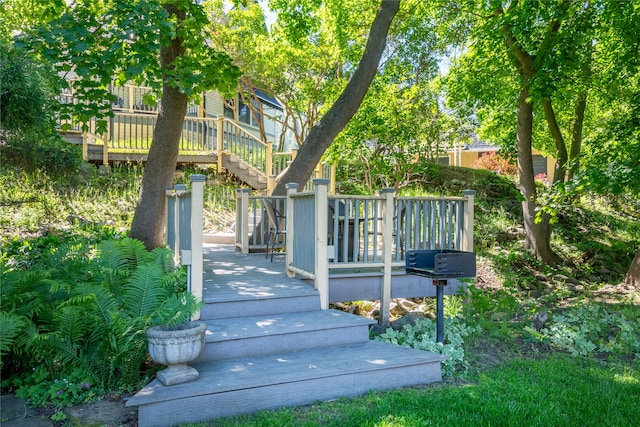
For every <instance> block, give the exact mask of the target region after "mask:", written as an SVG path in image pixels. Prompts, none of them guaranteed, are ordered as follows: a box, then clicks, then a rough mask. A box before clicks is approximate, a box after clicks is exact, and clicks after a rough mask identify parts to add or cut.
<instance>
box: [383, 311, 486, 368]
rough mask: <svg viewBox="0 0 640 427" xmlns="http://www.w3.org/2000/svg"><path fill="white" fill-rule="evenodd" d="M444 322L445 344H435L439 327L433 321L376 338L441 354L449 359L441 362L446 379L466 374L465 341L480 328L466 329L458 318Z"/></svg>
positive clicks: (451, 318) (423, 321)
mask: <svg viewBox="0 0 640 427" xmlns="http://www.w3.org/2000/svg"><path fill="white" fill-rule="evenodd" d="M444 323H445V328H444V343H438V342H436V325H435V322H434V321H433V320H431V319H423V320H419V321H418V322H416V324H415V325H409V324H407V325H404V326H403V328H402V329H401V330H399V331H396V330H394V329H391V328H387V330H386V331H385V332H384V333H382V334H380V335H378V336H377V337H375V338H374V339H375V340H377V341H382V342H387V343H391V344H397V345H400V346H403V347H411V348H416V349H419V350H425V351H431V352H433V353H437V354H441V355H443V356H446V357H447V359H446V360H444V361H443V362H442V375H443V376H452V375H454V374H455V373H458V374H463V373H465V372H466V371H467V369H468V365H467V362H466V360H465V358H464V348H463V347H462V345H463V344H464V338H465V337H467V336H469V335H471V334H472V333H474V332H477V331H479V328H478V327H469V326H467V325H466V324H465V323H464V322H463V321H462V319H460V318H458V317H446V318H445V322H444Z"/></svg>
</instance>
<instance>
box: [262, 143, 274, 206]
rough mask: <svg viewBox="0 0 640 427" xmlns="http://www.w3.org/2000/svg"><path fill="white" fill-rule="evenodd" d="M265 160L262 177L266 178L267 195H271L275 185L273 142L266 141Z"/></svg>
mask: <svg viewBox="0 0 640 427" xmlns="http://www.w3.org/2000/svg"><path fill="white" fill-rule="evenodd" d="M265 160H266V162H265V171H264V175H265V177H266V178H267V194H271V192H272V191H273V189H274V188H275V183H276V180H275V176H274V173H273V142H271V141H267V158H266V159H265Z"/></svg>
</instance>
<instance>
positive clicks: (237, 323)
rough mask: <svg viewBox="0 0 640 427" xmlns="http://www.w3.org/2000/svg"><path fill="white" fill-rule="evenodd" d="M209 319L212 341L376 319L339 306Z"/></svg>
mask: <svg viewBox="0 0 640 427" xmlns="http://www.w3.org/2000/svg"><path fill="white" fill-rule="evenodd" d="M205 323H206V324H207V335H206V342H207V343H210V342H220V341H229V340H238V339H246V338H255V337H266V336H274V335H282V334H291V333H302V332H308V331H318V330H325V329H340V328H347V327H354V326H366V327H368V326H369V325H372V324H374V323H376V322H375V321H374V320H371V319H367V318H364V317H361V316H356V315H353V314H349V313H345V312H343V311H339V310H318V311H312V312H300V313H284V314H269V315H263V316H253V317H238V318H230V319H217V320H205Z"/></svg>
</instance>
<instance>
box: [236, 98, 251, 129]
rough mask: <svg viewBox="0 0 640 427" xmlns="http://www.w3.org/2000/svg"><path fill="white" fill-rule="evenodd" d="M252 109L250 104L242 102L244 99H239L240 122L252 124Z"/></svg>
mask: <svg viewBox="0 0 640 427" xmlns="http://www.w3.org/2000/svg"><path fill="white" fill-rule="evenodd" d="M250 119H251V110H250V109H249V106H248V105H247V104H245V103H244V102H242V99H238V122H239V123H245V124H250V123H251V122H250Z"/></svg>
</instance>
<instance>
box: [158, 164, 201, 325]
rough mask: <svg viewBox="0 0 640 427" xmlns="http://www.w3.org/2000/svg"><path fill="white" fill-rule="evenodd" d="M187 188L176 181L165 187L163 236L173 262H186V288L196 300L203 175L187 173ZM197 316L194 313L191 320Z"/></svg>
mask: <svg viewBox="0 0 640 427" xmlns="http://www.w3.org/2000/svg"><path fill="white" fill-rule="evenodd" d="M189 180H190V182H191V189H190V190H187V186H186V185H184V184H177V185H175V186H174V187H173V188H169V189H167V191H166V197H167V203H166V215H165V218H166V224H165V239H166V243H167V246H169V247H170V248H171V249H172V250H173V251H174V259H175V262H176V263H179V264H180V265H183V266H187V290H188V291H189V292H191V293H192V294H193V295H194V296H195V297H196V298H197V299H198V300H199V301H201V300H202V286H203V274H204V270H203V268H204V267H203V225H204V223H203V218H202V212H203V208H204V183H205V180H206V177H205V176H204V175H199V174H195V175H191V176H190V177H189ZM199 318H200V313H197V314H195V315H194V316H193V317H192V320H197V319H199Z"/></svg>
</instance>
